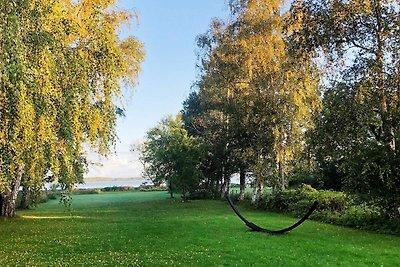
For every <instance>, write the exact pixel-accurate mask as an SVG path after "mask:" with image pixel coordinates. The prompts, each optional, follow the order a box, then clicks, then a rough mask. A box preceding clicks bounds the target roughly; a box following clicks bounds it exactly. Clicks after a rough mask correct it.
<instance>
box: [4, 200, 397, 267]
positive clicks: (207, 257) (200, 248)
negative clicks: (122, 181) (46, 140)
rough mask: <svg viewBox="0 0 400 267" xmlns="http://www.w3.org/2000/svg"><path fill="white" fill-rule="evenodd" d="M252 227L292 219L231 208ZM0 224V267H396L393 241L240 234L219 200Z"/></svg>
mask: <svg viewBox="0 0 400 267" xmlns="http://www.w3.org/2000/svg"><path fill="white" fill-rule="evenodd" d="M239 208H240V209H241V210H242V212H243V214H244V215H245V216H247V217H248V218H249V219H250V220H252V221H253V222H255V223H259V224H260V225H262V226H268V227H270V228H281V227H283V226H287V225H290V224H292V223H293V222H294V221H296V219H294V218H291V217H287V216H283V215H279V214H274V213H266V212H261V211H253V210H248V209H245V208H244V207H239ZM18 214H19V215H20V217H19V218H16V219H12V220H1V221H0V240H1V242H0V266H16V265H20V266H26V265H29V266H34V265H37V266H54V265H57V266H58V265H68V266H82V265H83V266H116V265H117V266H166V265H183V266H400V238H399V237H396V236H389V235H381V234H374V233H369V232H365V231H360V230H354V229H348V228H343V227H338V226H332V225H327V224H322V223H318V222H313V221H307V222H305V223H304V224H303V225H301V226H300V227H299V228H297V229H295V230H294V231H293V232H291V233H289V234H286V235H267V234H263V233H256V232H251V231H248V230H247V228H246V227H245V226H244V224H243V223H242V222H241V221H239V219H238V218H237V217H236V215H234V214H233V212H232V211H231V210H230V207H229V206H228V204H227V203H226V202H222V201H191V202H189V203H182V202H181V201H180V200H179V199H175V200H171V199H168V195H167V194H166V193H165V192H117V193H102V194H95V195H76V196H74V200H73V209H72V210H71V211H67V210H65V208H63V206H61V205H59V204H58V201H57V200H53V201H50V202H48V203H46V204H43V205H40V206H39V207H38V208H36V209H34V210H30V211H19V212H18Z"/></svg>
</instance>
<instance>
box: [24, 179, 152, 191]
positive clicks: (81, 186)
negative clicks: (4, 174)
mask: <svg viewBox="0 0 400 267" xmlns="http://www.w3.org/2000/svg"><path fill="white" fill-rule="evenodd" d="M144 182H146V184H147V185H152V184H153V183H152V182H151V181H147V180H126V181H118V180H116V181H107V182H87V183H84V184H78V185H75V188H78V189H93V188H104V187H113V186H132V187H139V186H140V185H142V184H143V183H144ZM44 187H45V188H46V189H50V188H51V184H45V185H44ZM21 190H22V188H21Z"/></svg>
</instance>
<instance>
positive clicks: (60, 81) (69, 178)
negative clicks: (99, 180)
mask: <svg viewBox="0 0 400 267" xmlns="http://www.w3.org/2000/svg"><path fill="white" fill-rule="evenodd" d="M0 6H1V7H0V21H1V22H0V34H1V40H0V51H1V53H0V67H1V82H0V109H1V113H0V114H1V115H0V124H1V125H2V128H1V129H0V151H1V153H0V194H1V201H0V202H2V204H3V205H2V212H1V214H2V215H6V216H13V215H14V211H15V207H14V206H13V205H15V197H16V191H17V190H18V188H19V185H20V182H21V179H23V183H24V186H29V187H31V188H32V189H39V188H41V187H42V185H43V183H44V182H45V181H57V182H58V183H59V184H60V185H61V187H62V189H63V190H66V191H68V190H69V189H71V187H72V185H73V184H75V183H78V182H81V181H82V178H83V173H84V171H85V157H84V150H83V148H84V146H85V145H89V146H90V147H92V148H96V149H97V151H98V152H99V153H101V154H105V153H107V152H109V149H110V147H111V146H112V144H113V143H114V142H115V138H116V134H115V123H116V116H117V111H118V110H117V105H118V106H120V105H121V104H120V103H121V102H120V100H121V96H122V93H123V88H122V84H126V85H134V84H135V82H136V78H137V75H138V72H139V70H140V63H141V62H142V60H143V57H144V50H143V46H142V44H141V43H140V42H139V41H138V40H136V39H135V38H134V37H128V38H126V39H121V38H120V37H119V35H118V30H119V28H120V27H121V25H122V24H124V23H127V22H129V20H130V19H131V17H132V14H130V13H129V12H126V11H121V10H117V9H116V7H115V1H112V0H111V1H99V0H91V1H71V0H58V1H42V0H37V1H25V0H23V1H2V2H1V4H0ZM13 203H14V204H13Z"/></svg>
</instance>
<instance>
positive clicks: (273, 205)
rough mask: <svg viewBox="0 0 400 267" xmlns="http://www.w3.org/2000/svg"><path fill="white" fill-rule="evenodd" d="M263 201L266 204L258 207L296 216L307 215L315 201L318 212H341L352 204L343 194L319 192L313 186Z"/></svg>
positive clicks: (289, 191)
mask: <svg viewBox="0 0 400 267" xmlns="http://www.w3.org/2000/svg"><path fill="white" fill-rule="evenodd" d="M263 201H264V202H265V203H258V206H265V208H267V209H270V210H275V211H283V212H287V213H292V214H295V215H301V214H304V213H306V212H307V211H308V209H309V208H310V206H311V205H312V204H313V203H314V201H317V202H318V207H317V211H321V212H322V211H327V212H331V213H336V212H341V211H343V210H345V209H346V208H347V207H348V206H349V204H350V199H349V198H348V197H347V196H346V195H345V194H344V193H342V192H335V191H326V190H320V191H317V190H315V189H314V188H312V187H311V186H303V187H302V188H299V189H296V190H294V189H292V190H284V191H278V192H276V193H272V194H268V195H267V196H266V197H265V199H264V200H263Z"/></svg>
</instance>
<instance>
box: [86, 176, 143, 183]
mask: <svg viewBox="0 0 400 267" xmlns="http://www.w3.org/2000/svg"><path fill="white" fill-rule="evenodd" d="M83 180H84V182H85V183H98V182H130V181H143V182H146V181H149V180H148V179H145V178H143V177H130V178H111V177H90V178H84V179H83Z"/></svg>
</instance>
